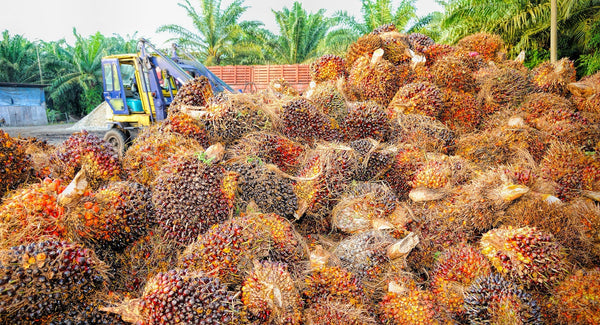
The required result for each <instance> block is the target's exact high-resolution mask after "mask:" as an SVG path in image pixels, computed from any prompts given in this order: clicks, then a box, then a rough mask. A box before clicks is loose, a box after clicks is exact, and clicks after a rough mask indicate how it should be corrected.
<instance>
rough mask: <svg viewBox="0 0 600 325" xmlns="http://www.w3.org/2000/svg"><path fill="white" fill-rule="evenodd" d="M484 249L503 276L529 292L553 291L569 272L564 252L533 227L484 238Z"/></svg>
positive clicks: (498, 231) (492, 233)
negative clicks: (541, 288)
mask: <svg viewBox="0 0 600 325" xmlns="http://www.w3.org/2000/svg"><path fill="white" fill-rule="evenodd" d="M480 248H481V252H482V253H483V255H485V256H486V257H487V258H488V259H489V260H490V262H491V264H492V265H493V266H494V269H495V270H496V271H498V273H500V274H505V275H506V276H507V278H509V279H512V280H513V281H515V282H516V283H518V284H522V285H524V286H526V287H528V288H531V287H551V286H552V285H554V284H555V283H556V282H558V281H560V280H562V278H563V277H564V276H565V275H566V272H567V267H568V266H567V262H566V259H565V258H566V256H565V251H564V248H563V247H562V246H561V245H560V244H559V243H558V242H557V241H556V240H555V239H554V237H553V236H552V235H550V234H547V233H544V232H541V231H539V230H537V229H536V228H533V227H522V228H512V227H500V228H496V229H492V230H490V231H488V232H487V233H485V234H483V236H482V237H481V240H480Z"/></svg>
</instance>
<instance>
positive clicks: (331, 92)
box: [305, 82, 348, 124]
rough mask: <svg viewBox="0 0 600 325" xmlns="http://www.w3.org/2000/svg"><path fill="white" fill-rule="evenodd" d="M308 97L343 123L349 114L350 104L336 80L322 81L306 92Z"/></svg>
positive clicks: (326, 112) (324, 111)
mask: <svg viewBox="0 0 600 325" xmlns="http://www.w3.org/2000/svg"><path fill="white" fill-rule="evenodd" d="M305 96H306V98H308V99H310V101H311V102H312V103H313V104H314V105H315V106H316V107H317V108H319V109H321V111H323V113H325V114H327V115H329V116H331V117H333V119H334V120H335V121H336V122H337V123H339V124H341V123H342V121H344V118H345V117H346V115H348V104H347V103H346V99H345V98H344V95H343V94H342V92H341V91H340V90H339V89H338V87H337V83H335V82H322V83H319V84H317V85H315V87H312V88H311V89H310V90H308V91H307V92H306V93H305Z"/></svg>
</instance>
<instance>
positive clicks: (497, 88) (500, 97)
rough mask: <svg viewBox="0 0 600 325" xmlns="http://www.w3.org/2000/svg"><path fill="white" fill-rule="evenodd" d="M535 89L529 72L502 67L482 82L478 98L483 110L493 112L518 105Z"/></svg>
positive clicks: (487, 112) (488, 112)
mask: <svg viewBox="0 0 600 325" xmlns="http://www.w3.org/2000/svg"><path fill="white" fill-rule="evenodd" d="M532 89H533V83H532V82H531V78H530V77H529V75H528V73H526V72H523V71H521V70H517V69H512V68H507V67H500V68H498V69H496V70H494V71H493V72H492V73H491V74H490V75H489V76H488V77H487V78H486V79H485V80H484V81H483V83H482V84H481V90H480V91H479V94H478V95H477V99H478V100H479V101H480V102H481V105H482V106H481V107H482V108H483V112H484V113H486V114H492V113H495V112H498V111H501V110H504V109H509V108H514V107H517V106H518V105H519V104H520V103H521V102H522V101H523V100H524V99H525V96H527V95H528V94H529V93H530V92H531V91H532Z"/></svg>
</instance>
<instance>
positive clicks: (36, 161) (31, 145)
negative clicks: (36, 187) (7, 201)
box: [0, 138, 56, 197]
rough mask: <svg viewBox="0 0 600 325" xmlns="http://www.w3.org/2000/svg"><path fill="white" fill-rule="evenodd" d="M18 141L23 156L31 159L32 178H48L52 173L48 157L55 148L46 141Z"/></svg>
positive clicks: (29, 139) (27, 139)
mask: <svg viewBox="0 0 600 325" xmlns="http://www.w3.org/2000/svg"><path fill="white" fill-rule="evenodd" d="M18 140H19V142H20V145H21V146H22V147H23V149H24V151H25V154H27V155H29V156H30V157H31V163H32V167H33V176H34V177H35V178H37V179H38V180H43V179H44V178H46V177H50V175H51V173H52V169H51V168H50V165H51V164H50V155H51V154H52V153H53V152H54V151H55V150H56V147H55V146H54V145H52V144H49V143H48V142H47V141H46V140H40V139H38V138H24V139H18ZM25 174H26V173H25ZM1 196H2V194H1V193H0V197H1Z"/></svg>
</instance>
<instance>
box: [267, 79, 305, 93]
mask: <svg viewBox="0 0 600 325" xmlns="http://www.w3.org/2000/svg"><path fill="white" fill-rule="evenodd" d="M269 90H271V91H272V92H273V93H274V94H275V95H276V96H277V97H296V96H298V95H299V94H298V90H296V88H294V87H293V86H292V85H290V83H289V82H287V80H285V79H284V78H279V79H274V80H271V82H270V83H269Z"/></svg>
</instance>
